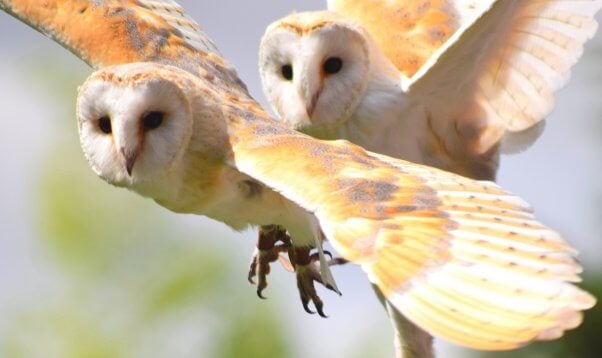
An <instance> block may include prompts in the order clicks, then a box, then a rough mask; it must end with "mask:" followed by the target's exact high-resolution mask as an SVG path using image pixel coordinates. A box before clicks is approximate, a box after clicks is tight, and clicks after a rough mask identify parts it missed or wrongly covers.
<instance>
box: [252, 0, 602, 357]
mask: <svg viewBox="0 0 602 358" xmlns="http://www.w3.org/2000/svg"><path fill="white" fill-rule="evenodd" d="M601 6H602V2H601V1H598V0H590V1H579V2H566V1H558V0H545V1H495V0H493V1H492V0H487V1H478V2H477V1H471V0H455V1H407V0H396V1H384V0H369V1H353V0H345V1H343V0H329V1H328V8H329V10H330V11H319V12H309V13H294V14H292V15H290V16H287V17H285V18H283V19H281V20H277V21H276V22H274V23H273V24H271V25H270V26H269V27H268V28H267V30H266V32H265V34H264V36H263V38H262V40H261V46H260V55H259V66H260V74H261V79H262V84H263V88H264V92H265V94H266V96H267V98H268V100H269V102H270V104H271V106H272V108H273V109H274V111H275V112H276V113H277V114H278V115H279V117H280V119H281V120H282V122H283V123H285V124H286V125H287V126H288V127H290V128H294V129H297V130H300V131H302V132H305V133H307V134H310V135H313V136H315V137H318V138H321V139H347V140H350V141H352V142H354V143H356V144H359V145H361V146H362V147H364V148H367V149H368V150H371V151H375V152H378V153H382V154H386V155H390V156H393V157H398V158H403V159H406V160H411V161H413V162H418V163H422V164H428V165H432V166H435V167H439V168H441V169H445V170H448V171H452V172H456V173H458V174H462V175H465V176H469V177H472V178H475V179H487V180H494V179H495V173H496V170H497V167H498V157H499V152H500V148H501V150H502V151H506V152H515V151H520V150H523V149H525V148H526V147H527V146H528V145H529V144H531V143H532V142H533V141H534V140H535V139H536V138H537V136H538V135H539V134H540V133H541V130H542V128H543V118H544V117H545V116H546V115H547V114H549V112H550V111H551V109H552V107H553V100H554V98H553V95H554V91H555V90H557V89H559V88H560V87H561V86H562V85H564V84H565V82H566V81H567V79H568V76H569V70H570V67H571V66H572V65H573V64H574V63H575V62H576V61H577V59H578V58H579V56H580V55H581V52H582V49H583V44H584V42H585V41H586V40H587V39H589V38H590V37H591V36H592V35H593V34H594V32H595V30H596V28H597V24H596V22H595V20H594V19H593V16H594V14H595V13H596V12H597V11H598V10H599V8H600V7H601ZM264 255H266V254H264ZM377 294H379V296H382V295H381V294H380V293H379V292H378V291H377ZM387 309H388V310H389V311H390V313H391V314H393V315H395V314H396V312H394V310H393V311H392V310H391V307H387ZM398 320H399V321H400V322H401V323H397V325H398V326H400V325H401V326H406V327H407V326H411V324H410V323H408V322H404V320H403V317H398ZM407 329H410V330H411V329H412V328H411V327H410V328H407ZM409 335H413V333H409ZM417 335H420V334H419V333H417ZM409 340H413V341H415V342H419V343H416V344H417V345H421V346H422V347H417V348H415V349H414V350H418V351H421V352H426V351H429V350H430V349H429V348H428V345H429V344H428V337H427V338H424V339H417V340H416V337H415V336H413V337H412V338H410V339H409ZM404 344H411V343H407V342H406V343H404ZM424 347H427V348H424ZM410 349H411V347H410ZM423 354H424V355H426V354H430V353H423ZM408 355H411V354H408Z"/></svg>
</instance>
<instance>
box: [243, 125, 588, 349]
mask: <svg viewBox="0 0 602 358" xmlns="http://www.w3.org/2000/svg"><path fill="white" fill-rule="evenodd" d="M267 128H270V125H269V123H268V122H261V121H259V122H249V123H246V125H245V127H244V129H241V131H240V132H238V133H237V138H238V139H239V140H238V141H237V143H235V144H234V146H233V149H234V153H235V154H234V155H235V158H234V161H235V165H236V166H237V168H239V169H240V170H241V171H243V172H245V173H247V174H248V175H251V176H253V177H255V178H257V179H258V180H261V181H262V182H264V183H265V184H266V185H268V186H271V187H272V188H274V189H276V190H278V191H280V192H281V193H282V194H283V195H284V196H286V197H288V198H289V199H291V200H293V201H295V202H297V203H298V204H300V205H301V206H302V207H304V208H305V209H307V210H309V211H311V212H313V213H314V214H315V215H316V217H317V218H318V220H319V222H320V225H321V228H322V230H323V232H324V234H325V236H326V237H327V238H328V240H330V242H331V243H332V245H333V246H334V247H335V249H336V250H337V251H338V252H339V253H340V254H341V255H342V256H343V257H345V258H346V259H348V260H350V261H352V262H355V263H357V264H360V265H361V266H362V268H363V269H364V271H366V273H367V274H368V276H369V278H370V280H371V282H373V283H374V284H376V285H377V286H378V288H379V289H380V290H381V291H382V292H383V294H384V295H385V297H386V298H387V299H388V300H389V301H390V302H391V303H392V304H393V305H394V306H395V307H396V308H397V309H398V310H399V311H400V312H402V313H403V314H404V315H405V316H406V317H408V318H409V319H410V320H412V321H413V322H414V323H416V324H417V325H419V326H420V327H422V328H423V329H425V330H427V331H428V332H430V333H432V334H435V335H438V336H441V337H444V338H446V339H448V340H451V341H453V342H455V343H457V344H461V345H464V346H468V347H472V348H480V349H490V350H503V349H511V348H516V347H519V346H522V345H524V344H527V343H529V342H531V341H533V340H542V339H551V338H557V337H558V336H560V335H562V332H563V331H565V330H567V329H571V328H574V327H576V326H577V325H578V324H579V323H580V322H581V311H582V310H584V309H587V308H590V307H591V306H592V305H593V304H594V302H595V300H594V298H593V297H592V296H590V295H589V294H587V293H586V292H584V291H582V290H580V289H579V288H577V287H576V286H574V285H572V284H571V283H572V282H578V281H579V273H580V272H581V268H580V266H579V265H578V264H577V263H576V262H575V260H574V255H575V254H576V253H575V250H574V249H572V248H571V247H570V246H569V245H568V244H567V243H566V242H565V241H564V240H563V239H562V238H561V237H560V235H558V234H557V233H556V232H554V231H552V230H550V229H549V228H547V227H546V226H544V225H543V224H541V223H540V222H538V221H537V220H536V219H535V218H534V216H533V214H532V212H531V209H530V208H529V206H528V205H527V204H526V203H525V202H524V201H522V200H521V199H519V198H518V197H516V196H514V195H512V194H510V193H508V192H505V191H504V190H502V189H501V188H500V187H499V186H497V185H496V184H494V183H492V182H482V181H475V180H471V179H467V178H464V177H461V176H457V175H454V174H451V173H448V172H444V171H440V170H437V169H434V168H430V167H426V166H420V165H416V164H412V163H409V162H404V161H401V160H396V159H392V158H388V157H385V156H381V155H377V154H374V153H369V152H366V151H364V150H363V149H361V148H359V147H356V146H354V145H352V144H350V143H348V142H345V141H336V142H316V141H315V140H314V139H311V138H309V137H305V136H302V135H300V134H297V133H295V132H292V131H291V132H288V131H286V130H284V129H281V128H278V129H275V128H274V129H273V130H271V131H270V130H267ZM261 133H270V135H269V136H268V135H266V136H262V135H259V136H258V134H261ZM247 135H250V136H254V137H255V140H248V138H246V139H245V136H247ZM266 158H270V160H269V161H268V160H266ZM274 163H278V165H274Z"/></svg>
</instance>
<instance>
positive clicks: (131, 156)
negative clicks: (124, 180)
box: [121, 147, 138, 177]
mask: <svg viewBox="0 0 602 358" xmlns="http://www.w3.org/2000/svg"><path fill="white" fill-rule="evenodd" d="M121 154H122V155H123V158H124V159H125V170H126V171H127V173H128V175H129V176H130V177H131V176H132V170H133V169H134V164H135V163H136V158H137V157H138V151H137V150H134V151H127V150H126V149H125V148H124V147H121Z"/></svg>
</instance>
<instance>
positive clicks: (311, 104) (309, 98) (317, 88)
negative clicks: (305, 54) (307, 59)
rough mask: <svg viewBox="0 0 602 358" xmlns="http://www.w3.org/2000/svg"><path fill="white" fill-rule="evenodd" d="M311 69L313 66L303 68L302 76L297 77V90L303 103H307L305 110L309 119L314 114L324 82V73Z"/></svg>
mask: <svg viewBox="0 0 602 358" xmlns="http://www.w3.org/2000/svg"><path fill="white" fill-rule="evenodd" d="M311 70H312V69H311V68H304V69H302V70H301V73H300V76H298V77H297V79H298V82H297V92H298V93H299V96H300V97H301V99H302V100H303V103H305V111H306V112H307V116H308V117H309V119H311V118H312V116H313V115H314V111H315V109H316V105H317V104H318V100H319V99H320V94H321V93H322V86H323V84H324V78H323V75H322V73H321V72H318V73H316V71H311Z"/></svg>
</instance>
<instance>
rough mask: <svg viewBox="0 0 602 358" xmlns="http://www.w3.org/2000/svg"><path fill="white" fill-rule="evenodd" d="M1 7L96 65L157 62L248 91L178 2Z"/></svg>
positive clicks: (23, 2)
mask: <svg viewBox="0 0 602 358" xmlns="http://www.w3.org/2000/svg"><path fill="white" fill-rule="evenodd" d="M0 9H2V10H4V11H6V12H7V13H9V14H11V15H13V16H14V17H16V18H18V19H19V20H21V21H23V22H24V23H26V24H28V25H29V26H31V27H33V28H34V29H35V30H37V31H40V32H41V33H43V34H44V35H46V36H48V37H50V38H51V39H53V40H54V41H56V42H58V43H59V44H61V45H62V46H63V47H65V48H66V49H68V50H69V51H71V52H72V53H73V54H75V55H76V56H77V57H79V58H81V59H82V60H83V61H84V62H86V63H87V64H88V65H90V66H92V67H93V68H94V69H98V68H101V67H106V66H112V65H118V64H124V63H130V62H159V63H163V64H169V65H172V66H176V67H179V68H181V69H184V70H186V71H188V72H191V73H193V74H195V75H200V76H211V77H212V78H214V79H215V80H221V81H223V84H226V83H227V84H228V85H234V86H237V87H240V88H242V89H245V90H246V88H245V86H244V84H243V83H242V82H241V81H240V80H239V79H238V76H237V74H236V72H235V70H234V69H233V67H232V66H231V65H230V64H228V63H227V61H225V60H224V59H223V57H222V56H221V55H220V53H219V51H218V49H217V47H216V46H215V45H214V44H213V42H212V41H211V39H210V38H209V37H208V36H207V35H206V34H205V33H204V32H203V30H202V29H201V28H200V26H199V25H198V24H197V23H196V22H195V21H194V20H192V19H191V18H190V17H189V16H188V15H187V14H186V13H185V12H184V10H183V9H182V8H181V7H180V5H178V4H177V3H176V2H175V1H171V0H102V1H89V0H0Z"/></svg>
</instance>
